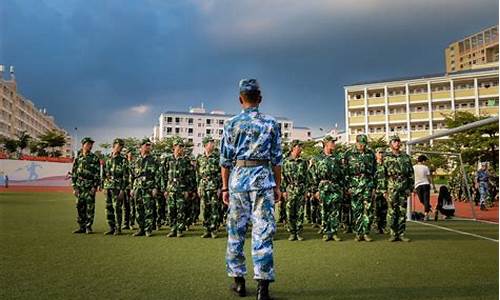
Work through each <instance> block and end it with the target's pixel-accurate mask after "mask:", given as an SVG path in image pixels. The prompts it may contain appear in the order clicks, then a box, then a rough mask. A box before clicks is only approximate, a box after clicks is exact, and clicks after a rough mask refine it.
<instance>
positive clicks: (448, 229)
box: [410, 220, 498, 243]
mask: <svg viewBox="0 0 500 300" xmlns="http://www.w3.org/2000/svg"><path fill="white" fill-rule="evenodd" d="M410 222H413V223H418V224H422V225H425V226H431V227H436V228H440V229H443V230H447V231H451V232H455V233H458V234H463V235H470V236H473V237H477V238H480V239H485V240H488V241H492V242H495V243H498V240H495V239H492V238H489V237H485V236H482V235H479V234H474V233H470V232H465V231H460V230H455V229H451V228H448V227H443V226H439V225H434V224H429V223H424V222H420V221H413V220H412V221H410Z"/></svg>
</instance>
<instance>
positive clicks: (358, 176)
mask: <svg viewBox="0 0 500 300" xmlns="http://www.w3.org/2000/svg"><path fill="white" fill-rule="evenodd" d="M367 144H368V137H367V136H366V135H364V134H360V135H358V136H356V145H355V146H354V147H352V148H351V149H350V150H348V151H347V152H346V154H345V156H344V162H345V166H346V174H345V175H346V179H347V183H348V187H349V195H350V196H351V209H352V216H353V221H354V228H353V231H354V233H355V234H356V237H355V240H356V241H362V240H365V241H367V242H371V241H372V239H371V238H370V236H369V234H370V229H371V225H372V219H373V208H372V201H373V189H374V187H375V183H374V179H375V167H376V165H375V154H374V153H373V151H372V150H371V149H369V148H367Z"/></svg>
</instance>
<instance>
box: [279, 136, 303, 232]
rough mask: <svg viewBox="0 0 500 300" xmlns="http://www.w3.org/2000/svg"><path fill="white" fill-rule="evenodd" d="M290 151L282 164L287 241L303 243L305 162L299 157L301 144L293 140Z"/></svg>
mask: <svg viewBox="0 0 500 300" xmlns="http://www.w3.org/2000/svg"><path fill="white" fill-rule="evenodd" d="M290 147H291V151H290V154H289V156H288V158H287V159H286V160H285V161H284V163H283V169H282V170H283V171H282V174H283V180H282V183H283V186H284V188H285V194H284V197H285V198H286V217H287V219H286V224H287V229H288V232H290V237H289V238H288V240H290V241H294V240H299V241H303V240H304V238H303V237H302V236H301V232H302V228H303V222H304V204H305V197H306V194H307V188H308V184H309V180H308V178H309V176H308V170H307V164H308V162H307V160H304V159H302V158H301V157H300V155H301V152H302V143H301V142H300V141H299V140H293V141H292V142H291V143H290Z"/></svg>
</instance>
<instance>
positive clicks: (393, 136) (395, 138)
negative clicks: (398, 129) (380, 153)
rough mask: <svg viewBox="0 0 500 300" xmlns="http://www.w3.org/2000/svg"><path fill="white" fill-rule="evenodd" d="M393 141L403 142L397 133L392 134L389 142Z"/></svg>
mask: <svg viewBox="0 0 500 300" xmlns="http://www.w3.org/2000/svg"><path fill="white" fill-rule="evenodd" d="M392 141H399V142H401V139H400V138H399V135H397V134H395V135H391V136H390V137H389V142H392Z"/></svg>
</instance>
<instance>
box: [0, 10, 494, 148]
mask: <svg viewBox="0 0 500 300" xmlns="http://www.w3.org/2000/svg"><path fill="white" fill-rule="evenodd" d="M497 23H498V1H494V0H484V1H481V0H479V1H463V0H432V1H429V0H419V1H413V0H412V1H401V0H378V1H375V0H369V1H368V0H364V1H352V0H351V1H345V0H335V1H334V0H332V1H322V0H315V1H297V0H288V1H285V0H275V1H231V0H226V1H210V0H205V1H201V0H200V1H190V0H183V1H174V0H171V1H147V0H146V1H118V0H117V1H103V0H85V1H83V0H82V1H77V0H52V1H48V0H3V1H2V5H0V28H1V30H0V64H5V65H14V66H15V68H16V78H17V80H18V86H19V89H20V91H21V93H22V94H23V95H25V96H26V97H27V98H29V99H31V100H32V101H33V102H34V103H35V104H36V105H37V106H39V107H45V108H47V110H48V112H49V113H50V114H52V115H54V116H55V118H56V120H57V122H58V124H59V125H60V126H62V127H64V128H66V129H67V130H68V131H70V133H72V132H73V128H74V127H78V128H79V129H78V131H79V133H78V134H79V135H80V136H81V135H91V136H94V137H95V138H96V139H97V141H99V142H100V141H109V140H110V139H111V138H112V137H114V136H139V137H142V136H144V135H150V134H151V132H152V127H153V125H154V124H155V123H156V122H157V120H158V116H159V113H160V112H161V111H166V110H187V109H188V107H189V106H198V105H199V104H200V103H201V102H203V103H204V104H205V107H206V108H207V109H209V110H212V109H222V110H225V111H226V112H230V113H234V112H238V111H239V103H238V101H237V97H238V86H237V84H238V81H239V79H240V78H244V77H255V78H257V79H258V80H259V81H260V84H261V87H262V90H263V96H264V102H263V105H262V110H263V111H264V112H267V113H270V114H272V115H276V116H284V117H288V118H291V119H293V120H294V121H295V124H296V125H298V126H308V127H310V128H312V129H314V130H315V131H316V132H317V129H318V128H319V127H322V128H325V129H326V128H331V127H332V126H333V125H334V124H335V123H338V124H339V125H340V126H343V124H344V91H343V85H345V84H349V83H353V82H357V81H362V80H363V81H364V80H374V79H384V78H393V77H397V76H411V75H420V74H428V73H436V72H442V71H444V52H443V49H444V48H445V47H446V46H447V45H448V44H449V43H450V42H452V41H454V40H457V39H460V38H462V37H463V36H465V35H468V34H471V33H474V32H476V31H479V30H481V29H483V28H485V27H488V26H491V25H494V24H497Z"/></svg>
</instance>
